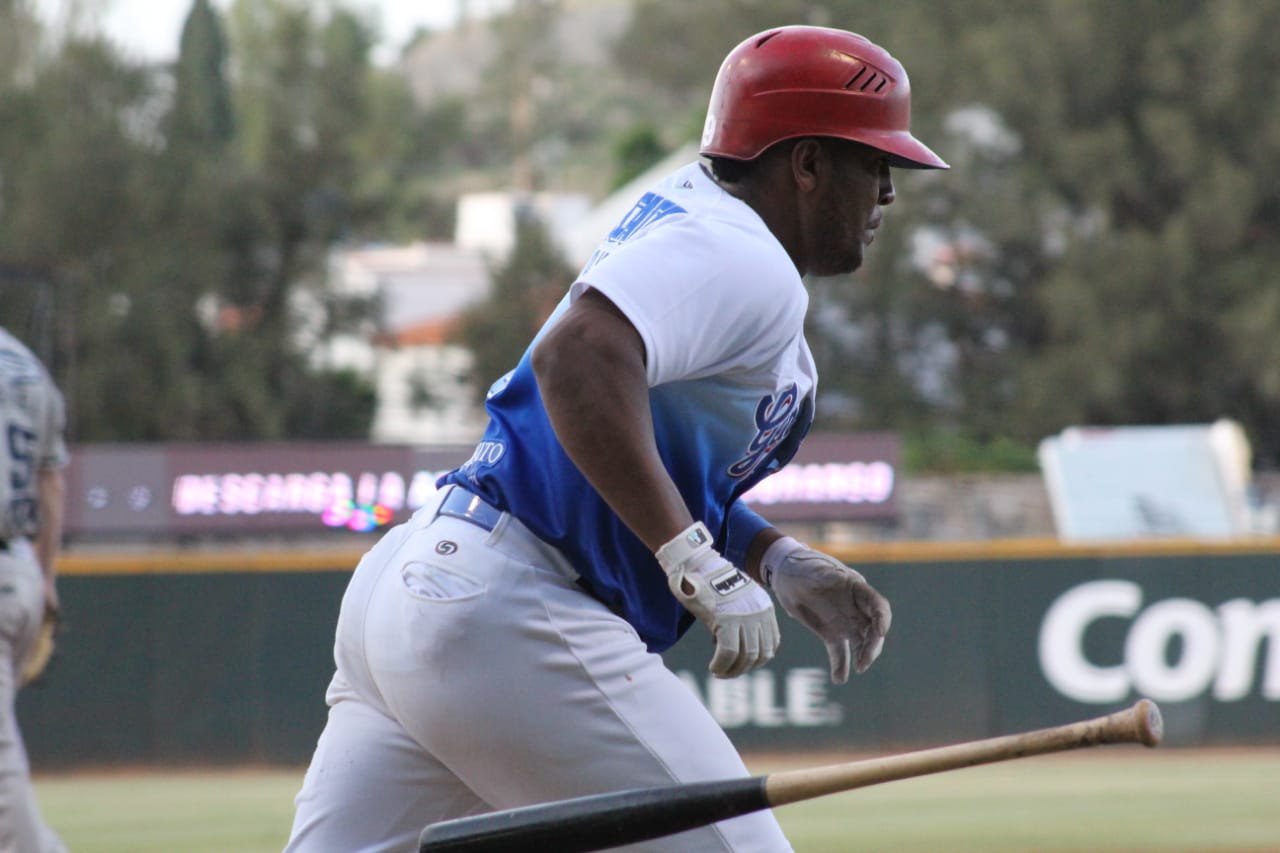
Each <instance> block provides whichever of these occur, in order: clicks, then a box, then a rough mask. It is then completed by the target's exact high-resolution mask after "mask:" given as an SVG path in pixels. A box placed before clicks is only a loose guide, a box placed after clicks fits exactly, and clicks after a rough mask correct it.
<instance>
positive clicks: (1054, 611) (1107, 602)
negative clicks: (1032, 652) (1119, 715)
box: [1039, 581, 1142, 703]
mask: <svg viewBox="0 0 1280 853" xmlns="http://www.w3.org/2000/svg"><path fill="white" fill-rule="evenodd" d="M1141 605H1142V589H1141V588H1140V587H1139V586H1138V585H1137V584H1135V583H1130V582H1128V581H1095V582H1093V583H1087V584H1082V585H1080V586H1078V587H1076V588H1074V589H1071V590H1068V591H1067V592H1065V593H1063V594H1062V595H1061V596H1059V598H1058V599H1057V600H1056V601H1055V602H1053V604H1052V605H1050V606H1049V611H1048V612H1047V613H1046V614H1045V617H1044V622H1043V623H1041V625H1040V649H1039V652H1040V669H1041V670H1042V671H1043V672H1044V675H1045V678H1047V679H1048V680H1049V683H1050V684H1052V685H1053V686H1054V687H1056V688H1057V689H1058V690H1059V691H1060V692H1061V693H1062V694H1063V695H1065V696H1069V697H1070V698H1072V699H1075V700H1077V701H1080V702H1097V703H1102V702H1117V701H1120V700H1121V699H1124V697H1125V696H1126V695H1128V693H1129V676H1128V673H1126V672H1125V667H1124V665H1123V664H1120V665H1118V666H1096V665H1095V664H1092V663H1090V662H1089V661H1088V660H1086V659H1085V656H1084V633H1085V631H1086V630H1087V629H1088V628H1089V625H1090V624H1091V623H1092V622H1094V621H1095V620H1097V619H1100V618H1102V617H1104V616H1118V617H1124V618H1129V617H1131V616H1133V614H1135V613H1137V612H1138V608H1139V607H1140V606H1141Z"/></svg>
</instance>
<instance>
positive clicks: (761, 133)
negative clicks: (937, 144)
mask: <svg viewBox="0 0 1280 853" xmlns="http://www.w3.org/2000/svg"><path fill="white" fill-rule="evenodd" d="M800 136H835V137H838V138H840V139H852V140H854V141H855V142H861V143H864V144H866V145H870V146H871V147H873V148H878V149H880V150H881V151H884V152H886V153H887V154H889V155H890V159H889V165H891V166H897V167H899V168H906V169H947V168H950V167H949V166H948V165H947V164H946V163H945V162H943V160H942V158H941V157H939V156H938V155H937V154H934V153H933V152H932V151H930V150H929V148H928V147H927V146H926V145H925V144H924V143H923V142H921V141H920V140H918V139H916V138H915V137H914V136H912V135H911V84H910V83H908V82H907V72H906V69H904V68H903V67H902V64H901V63H900V62H898V60H896V59H894V58H893V57H892V56H890V55H889V52H888V51H886V50H885V49H884V48H882V47H880V46H879V45H876V44H873V43H872V42H870V41H868V40H867V39H865V38H863V37H862V36H860V35H858V34H857V33H850V32H846V31H845V30H833V29H828V28H827V27H802V26H795V27H779V28H778V29H773V30H765V31H764V32H762V33H758V34H756V35H754V36H752V37H751V38H749V39H747V40H746V41H744V42H743V43H742V44H740V45H738V46H737V47H735V48H734V49H733V50H732V51H730V52H729V55H728V56H727V57H725V60H724V63H723V64H722V65H721V66H720V73H719V74H717V75H716V82H715V86H714V87H713V88H712V90H711V105H710V107H709V108H708V110H707V123H706V127H705V129H704V130H703V132H702V153H703V154H705V155H707V156H709V157H728V158H730V159H733V160H752V159H755V158H756V157H758V156H759V155H760V154H762V153H763V152H764V150H765V149H766V148H768V147H769V146H770V145H773V144H774V143H775V142H781V141H782V140H784V139H794V138H796V137H800Z"/></svg>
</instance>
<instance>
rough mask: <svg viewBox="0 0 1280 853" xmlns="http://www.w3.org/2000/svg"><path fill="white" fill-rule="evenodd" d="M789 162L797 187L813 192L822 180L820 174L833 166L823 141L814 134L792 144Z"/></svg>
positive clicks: (803, 190)
mask: <svg viewBox="0 0 1280 853" xmlns="http://www.w3.org/2000/svg"><path fill="white" fill-rule="evenodd" d="M788 164H789V165H790V167H791V178H792V180H794V181H795V183H796V187H797V188H798V189H800V191H801V192H806V193H809V192H813V191H814V190H815V189H816V188H817V187H818V185H819V183H820V181H821V177H820V176H821V175H822V174H823V173H824V172H827V171H830V168H831V165H830V162H829V159H828V157H827V152H826V149H824V148H823V146H822V141H821V140H819V139H817V138H815V137H812V136H807V137H804V138H803V139H798V140H796V141H795V142H794V143H792V144H791V148H790V152H789V157H788Z"/></svg>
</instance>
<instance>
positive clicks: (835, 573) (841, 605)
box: [760, 536, 893, 684]
mask: <svg viewBox="0 0 1280 853" xmlns="http://www.w3.org/2000/svg"><path fill="white" fill-rule="evenodd" d="M760 577H761V578H762V579H763V580H764V583H765V586H767V587H769V588H770V589H772V590H773V594H774V595H775V596H776V597H777V599H778V603H779V604H781V605H782V609H783V610H785V611H787V613H788V614H790V615H791V617H792V618H793V619H796V620H797V621H799V622H800V623H801V624H803V625H804V626H805V627H806V628H808V629H809V630H810V631H812V632H813V633H815V634H817V635H818V636H819V637H821V638H822V641H823V642H824V643H826V646H827V657H828V658H829V659H830V661H831V681H832V682H833V683H835V684H844V683H845V682H846V681H848V680H849V664H850V662H851V661H852V662H853V665H854V669H855V670H856V671H857V672H858V674H862V673H864V672H866V671H867V669H869V668H870V666H871V664H872V663H874V662H875V659H876V658H877V657H879V656H880V650H881V649H882V648H884V635H885V634H886V633H888V631H889V623H890V622H891V621H892V618H893V614H892V612H891V611H890V609H889V602H888V601H887V600H886V599H885V597H884V596H883V595H881V594H880V593H878V592H876V591H875V589H873V588H872V586H871V584H869V583H867V580H866V578H864V577H863V576H862V575H860V574H858V573H857V572H855V571H854V570H853V569H851V568H849V567H848V566H846V565H845V564H844V563H842V562H840V561H839V560H837V559H836V558H834V557H832V556H830V555H828V554H824V553H822V552H821V551H815V550H814V549H812V548H810V547H809V546H808V545H805V544H804V543H803V542H797V541H796V540H795V539H792V538H791V537H790V536H784V537H783V538H781V539H779V540H778V541H776V542H774V543H773V544H772V545H770V546H769V548H768V549H767V550H766V551H765V553H764V556H763V557H762V558H761V559H760Z"/></svg>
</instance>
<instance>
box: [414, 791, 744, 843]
mask: <svg viewBox="0 0 1280 853" xmlns="http://www.w3.org/2000/svg"><path fill="white" fill-rule="evenodd" d="M768 805H769V803H768V801H767V800H766V798H765V777H763V776H754V777H749V778H746V779H729V780H724V781H715V782H700V783H693V784H689V785H670V786H664V787H658V788H637V789H635V790H631V791H617V792H613V793H607V794H597V795H595V796H588V797H579V798H577V799H573V800H562V801H559V802H554V803H544V804H541V805H534V806H526V807H524V808H518V809H509V810H507V811H499V812H493V813H491V814H483V815H477V816H475V817H465V818H458V819H456V820H447V821H441V822H440V823H433V824H431V825H430V826H428V827H427V828H426V829H424V830H423V831H422V834H421V835H420V836H419V838H418V850H419V853H518V851H529V853H533V851H541V850H554V851H556V853H587V851H591V850H602V849H604V848H605V847H612V846H616V845H617V844H620V843H624V842H622V841H618V840H616V839H618V838H619V837H624V838H625V843H632V842H635V841H644V840H646V839H650V838H659V837H661V836H664V835H671V834H673V833H676V832H681V831H683V830H686V829H693V828H695V827H699V826H705V825H706V824H709V823H714V822H716V821H720V820H727V819H728V818H731V817H737V816H738V815H743V814H747V813H749V812H753V811H759V810H760V809H764V808H768Z"/></svg>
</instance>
